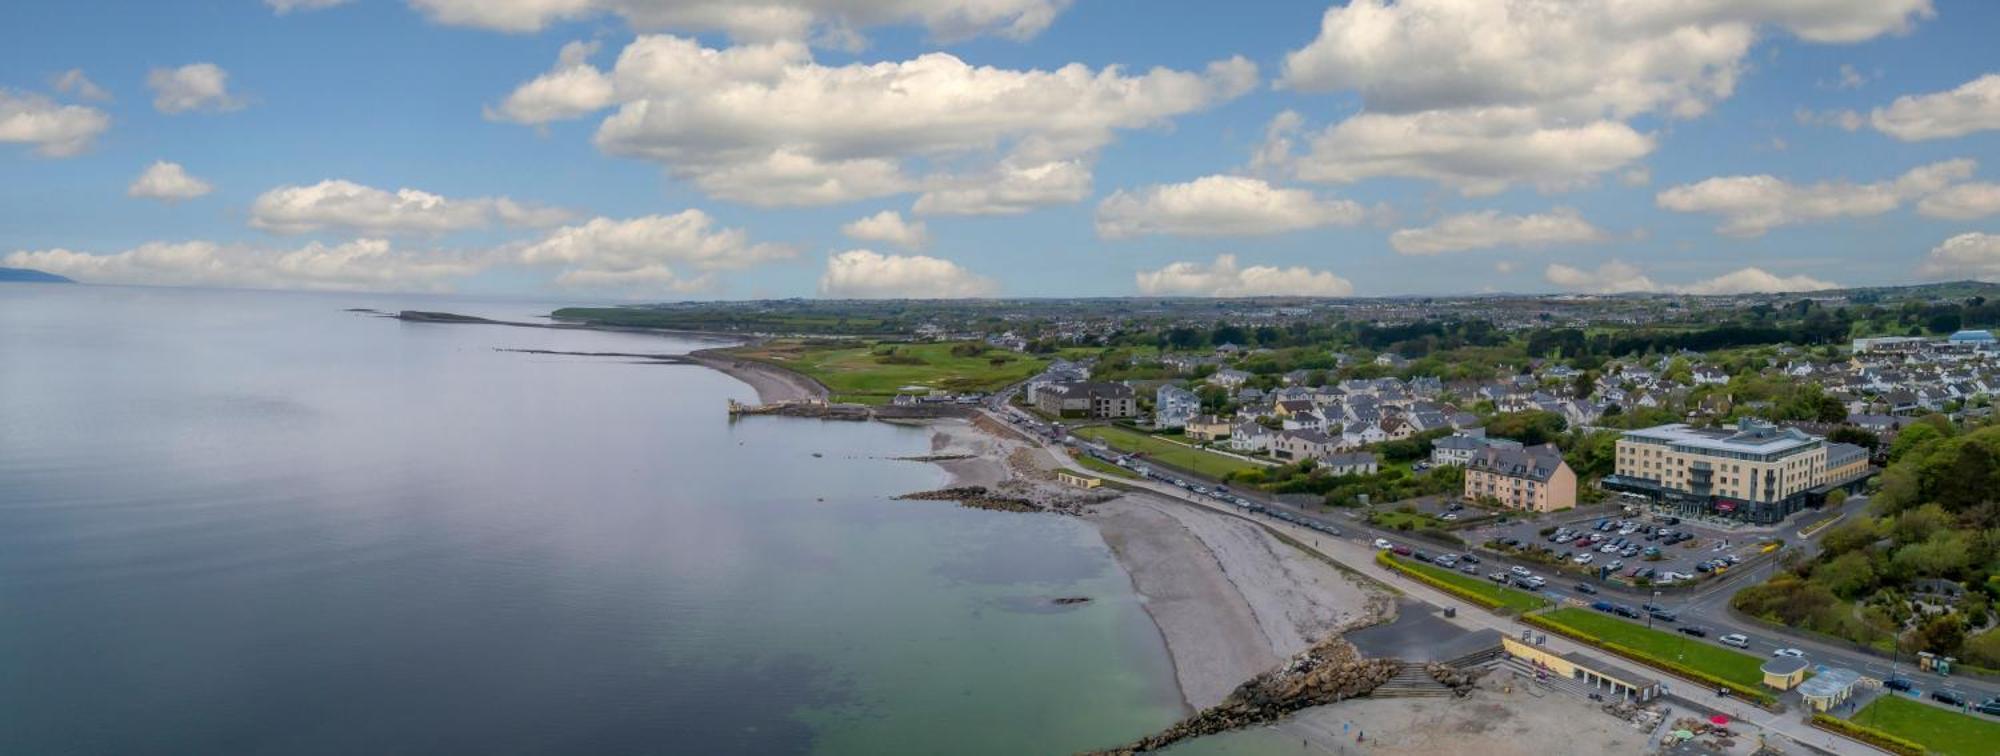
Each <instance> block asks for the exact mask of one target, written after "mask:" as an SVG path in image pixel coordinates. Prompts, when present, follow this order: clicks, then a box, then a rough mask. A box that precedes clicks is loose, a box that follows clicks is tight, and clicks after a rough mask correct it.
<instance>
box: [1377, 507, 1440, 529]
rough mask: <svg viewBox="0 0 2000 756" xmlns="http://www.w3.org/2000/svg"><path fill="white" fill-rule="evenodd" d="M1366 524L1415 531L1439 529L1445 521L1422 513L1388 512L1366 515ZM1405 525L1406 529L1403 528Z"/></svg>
mask: <svg viewBox="0 0 2000 756" xmlns="http://www.w3.org/2000/svg"><path fill="white" fill-rule="evenodd" d="M1368 522H1369V524H1371V525H1374V526H1375V527H1378V528H1394V529H1396V530H1416V529H1419V528H1441V527H1444V526H1445V525H1446V523H1445V521H1443V520H1440V519H1438V518H1436V517H1434V516H1432V515H1429V514H1425V513H1423V512H1399V511H1395V510H1389V511H1385V512H1375V513H1373V514H1370V515H1368ZM1405 524H1407V525H1408V527H1404V525H1405Z"/></svg>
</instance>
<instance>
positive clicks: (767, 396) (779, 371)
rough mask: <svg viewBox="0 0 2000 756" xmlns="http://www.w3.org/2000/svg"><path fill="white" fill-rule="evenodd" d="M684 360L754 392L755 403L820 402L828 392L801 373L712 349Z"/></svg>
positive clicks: (691, 355) (690, 354)
mask: <svg viewBox="0 0 2000 756" xmlns="http://www.w3.org/2000/svg"><path fill="white" fill-rule="evenodd" d="M688 358H689V359H691V360H694V361H695V362H698V363H701V364H702V365H703V366H704V367H708V368H710V369H713V370H715V371H717V372H720V373H723V374H725V375H728V376H729V377H731V378H735V379H736V380H739V381H742V382H744V383H747V384H750V388H753V389H756V391H757V401H759V402H763V403H765V404H770V403H773V402H785V401H803V400H820V399H825V398H826V397H827V394H828V391H827V389H826V387H825V386H822V385H820V383H819V381H815V380H813V379H812V378H809V377H807V376H805V375H803V374H800V373H798V372H795V371H791V370H786V369H784V368H781V367H776V366H773V365H766V364H764V363H761V362H753V361H750V360H744V359H738V358H736V357H732V356H730V355H727V354H723V353H721V352H720V351H718V350H714V349H700V350H696V351H693V352H689V353H688Z"/></svg>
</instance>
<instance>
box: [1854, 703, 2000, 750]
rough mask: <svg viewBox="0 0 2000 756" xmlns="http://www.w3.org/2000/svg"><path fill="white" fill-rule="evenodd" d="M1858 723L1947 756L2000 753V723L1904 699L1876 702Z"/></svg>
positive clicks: (1858, 717)
mask: <svg viewBox="0 0 2000 756" xmlns="http://www.w3.org/2000/svg"><path fill="white" fill-rule="evenodd" d="M1854 723H1855V724H1858V725H1861V726H1863V727H1872V728H1875V729H1877V730H1881V731H1883V732H1886V733H1889V734H1890V735H1894V736H1896V737H1899V738H1903V739H1905V740H1911V741H1915V742H1917V743H1920V744H1922V745H1923V747H1925V748H1928V749H1930V751H1931V752H1932V753H1941V754H1945V755H1946V756H1974V754H1979V755H1980V756H1984V754H1990V753H1994V752H1995V751H2000V722H1995V721H1993V720H1991V719H1982V718H1980V717H1979V716H1977V715H1974V714H1960V713H1958V712H1955V711H1948V710H1946V709H1942V708H1939V707H1936V706H1932V705H1930V704H1927V703H1922V702H1919V701H1912V700H1910V699H1907V698H1903V697H1901V696H1883V697H1881V698H1877V699H1875V700H1874V701H1873V702H1871V703H1869V704H1868V705H1867V706H1866V707H1863V708H1862V709H1861V712H1860V713H1859V714H1855V715H1854Z"/></svg>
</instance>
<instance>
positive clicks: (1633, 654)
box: [1521, 615, 1778, 709]
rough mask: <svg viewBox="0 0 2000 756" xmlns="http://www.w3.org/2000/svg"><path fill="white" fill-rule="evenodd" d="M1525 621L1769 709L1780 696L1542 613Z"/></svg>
mask: <svg viewBox="0 0 2000 756" xmlns="http://www.w3.org/2000/svg"><path fill="white" fill-rule="evenodd" d="M1521 621H1522V622H1526V623H1528V624H1530V625H1534V626H1536V627H1539V628H1542V629H1544V630H1549V631H1552V632H1554V633H1556V634H1557V635H1562V636H1565V637H1568V638H1570V639H1572V640H1577V641H1581V642H1583V643H1586V644H1589V645H1591V646H1595V647H1597V648H1601V649H1604V650H1606V651H1610V652H1611V653H1614V654H1617V655H1619V656H1622V657H1625V658H1626V659H1630V660H1632V661H1635V662H1638V663H1640V664H1644V665H1646V666H1649V667H1653V668H1655V669H1664V670H1667V671H1668V672H1672V673H1674V674H1677V675H1680V676H1681V677H1685V678H1688V679H1690V680H1698V681H1701V682H1703V683H1707V684H1709V685H1714V686H1716V687H1719V688H1727V689H1729V690H1730V691H1732V692H1734V693H1736V694H1737V695H1738V696H1741V697H1743V698H1746V699H1749V700H1750V701H1752V702H1754V703H1756V704H1757V705H1758V706H1761V707H1763V708H1766V709H1769V708H1771V706H1772V705H1773V704H1775V703H1777V702H1778V699H1777V697H1776V696H1773V695H1771V694H1770V693H1767V692H1765V691H1762V690H1759V689H1757V688H1753V687H1750V686H1748V685H1744V684H1742V683H1739V682H1736V681H1734V680H1726V679H1723V678H1721V677H1718V676H1716V675H1714V674H1711V673H1709V672H1707V671H1705V670H1700V669H1695V668H1693V667H1690V666H1688V665H1686V664H1682V663H1680V662H1677V661H1674V660H1671V659H1662V658H1659V657H1656V656H1652V655H1649V654H1646V653H1644V652H1641V651H1639V650H1637V649H1632V648H1627V647H1625V646H1624V645H1623V644H1619V643H1613V642H1611V641H1607V640H1604V639H1602V638H1592V637H1590V636H1587V635H1584V634H1583V633H1580V632H1577V631H1576V630H1574V629H1572V628H1570V627H1569V626H1567V625H1563V624H1559V623H1556V622H1551V621H1549V620H1547V619H1544V618H1542V617H1541V616H1539V615H1528V616H1525V617H1522V618H1521Z"/></svg>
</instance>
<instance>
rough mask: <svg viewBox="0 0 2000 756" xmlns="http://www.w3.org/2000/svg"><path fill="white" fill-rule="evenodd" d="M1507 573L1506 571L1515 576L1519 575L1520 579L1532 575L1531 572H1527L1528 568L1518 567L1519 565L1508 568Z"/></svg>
mask: <svg viewBox="0 0 2000 756" xmlns="http://www.w3.org/2000/svg"><path fill="white" fill-rule="evenodd" d="M1507 571H1508V572H1512V573H1514V574H1516V575H1520V576H1521V577H1527V576H1529V575H1533V574H1534V573H1532V572H1529V571H1528V568H1526V567H1522V566H1520V565H1518V564H1517V565H1514V566H1512V567H1509V568H1507Z"/></svg>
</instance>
